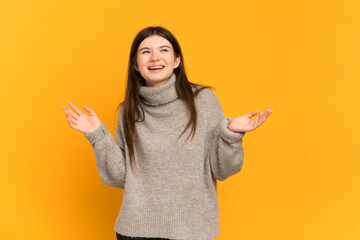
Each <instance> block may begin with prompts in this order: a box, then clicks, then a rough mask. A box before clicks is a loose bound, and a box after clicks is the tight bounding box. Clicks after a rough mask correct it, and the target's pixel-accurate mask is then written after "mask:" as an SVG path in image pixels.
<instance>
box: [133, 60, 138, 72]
mask: <svg viewBox="0 0 360 240" xmlns="http://www.w3.org/2000/svg"><path fill="white" fill-rule="evenodd" d="M134 68H135V70H136V71H138V72H139V68H138V66H137V62H135V63H134Z"/></svg>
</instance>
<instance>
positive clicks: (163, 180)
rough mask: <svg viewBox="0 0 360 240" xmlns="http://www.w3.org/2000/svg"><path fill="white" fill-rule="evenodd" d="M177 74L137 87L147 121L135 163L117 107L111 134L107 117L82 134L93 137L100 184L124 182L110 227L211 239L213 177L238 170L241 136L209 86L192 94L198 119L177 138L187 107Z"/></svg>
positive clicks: (215, 227) (215, 216)
mask: <svg viewBox="0 0 360 240" xmlns="http://www.w3.org/2000/svg"><path fill="white" fill-rule="evenodd" d="M175 82H176V76H175V74H173V75H172V76H171V77H170V79H169V80H168V81H167V82H166V83H165V84H162V85H160V86H156V87H147V86H140V89H139V95H140V96H141V99H142V102H143V107H144V112H145V120H144V121H143V122H136V134H137V135H138V145H137V149H136V150H135V158H136V165H137V168H138V170H137V171H136V172H135V173H134V172H133V171H132V169H131V168H130V159H129V153H128V149H127V146H126V144H125V141H124V136H123V131H122V130H123V129H122V127H121V126H122V124H121V122H122V116H123V114H124V113H123V110H124V109H123V106H121V107H120V109H119V114H118V123H117V126H116V131H115V139H116V142H115V141H114V138H113V136H112V134H111V133H110V132H109V131H108V129H107V128H106V126H105V124H104V123H102V124H101V126H100V127H99V128H98V129H96V130H95V131H93V132H90V133H86V134H84V135H85V137H86V138H87V139H88V140H89V142H90V143H91V145H92V147H93V149H94V152H95V156H96V165H97V169H98V171H99V174H100V177H101V180H102V181H103V183H105V184H106V185H109V186H114V187H118V188H123V189H124V197H123V201H122V205H121V209H120V213H119V214H118V217H117V219H116V223H115V227H114V229H115V231H116V232H118V233H120V234H121V235H126V236H132V237H148V238H169V239H183V240H190V239H192V240H208V239H213V238H215V237H217V236H219V235H220V229H219V210H218V199H217V185H216V180H215V179H218V180H221V181H223V180H225V179H226V178H228V177H230V176H232V175H234V174H236V173H237V172H239V171H240V169H241V168H242V164H243V156H244V155H243V148H242V137H243V136H244V134H245V133H243V132H242V133H236V132H231V131H230V130H229V129H228V125H229V122H230V121H231V120H232V118H229V117H226V118H225V117H224V115H223V111H222V109H221V105H220V103H219V100H218V99H217V97H216V95H215V93H214V92H213V91H212V90H210V89H204V90H202V91H201V92H200V93H199V94H198V95H197V96H196V98H195V104H196V107H197V111H198V122H197V128H196V134H195V136H194V139H192V140H191V137H190V139H189V140H188V141H187V142H186V143H185V140H186V138H187V137H188V134H189V133H190V130H191V127H190V128H189V129H188V130H187V131H186V132H185V134H184V135H183V136H182V137H181V138H180V139H179V140H178V141H176V140H177V138H178V136H179V135H180V134H181V132H182V131H183V129H184V128H185V126H186V124H187V122H188V119H189V113H188V110H187V107H186V104H185V103H184V102H183V100H181V99H180V98H179V97H178V95H177V93H176V90H175Z"/></svg>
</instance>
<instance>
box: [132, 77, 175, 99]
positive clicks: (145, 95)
mask: <svg viewBox="0 0 360 240" xmlns="http://www.w3.org/2000/svg"><path fill="white" fill-rule="evenodd" d="M175 82H176V75H175V73H173V74H172V75H171V77H170V78H169V79H168V80H167V81H166V82H165V83H163V84H161V85H158V86H154V87H150V86H140V87H139V96H140V97H141V98H142V101H143V103H144V104H146V105H153V106H156V105H161V104H165V103H168V102H171V101H173V100H175V99H177V98H178V94H177V92H176V87H175Z"/></svg>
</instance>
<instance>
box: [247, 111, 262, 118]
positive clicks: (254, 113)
mask: <svg viewBox="0 0 360 240" xmlns="http://www.w3.org/2000/svg"><path fill="white" fill-rule="evenodd" d="M259 112H260V110H254V111H251V112H250V113H248V114H246V116H247V117H249V118H252V117H253V116H255V115H256V114H258V113H259Z"/></svg>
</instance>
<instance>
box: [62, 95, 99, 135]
mask: <svg viewBox="0 0 360 240" xmlns="http://www.w3.org/2000/svg"><path fill="white" fill-rule="evenodd" d="M67 103H68V104H69V105H70V107H71V108H72V109H73V110H74V111H75V113H74V112H73V111H71V110H70V109H68V108H67V107H65V106H61V108H62V109H63V110H64V112H65V115H66V116H67V118H68V123H69V125H70V127H71V128H73V129H75V130H78V131H80V132H82V133H89V132H92V131H94V130H96V129H97V128H98V127H100V125H101V121H100V119H99V118H98V116H97V115H96V113H95V112H94V111H93V110H92V109H91V108H88V107H86V106H85V105H84V109H85V110H86V111H87V112H88V113H90V116H89V115H87V114H85V113H83V112H82V111H81V110H80V109H79V108H77V107H76V106H75V105H74V104H73V103H71V102H70V101H68V102H67Z"/></svg>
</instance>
